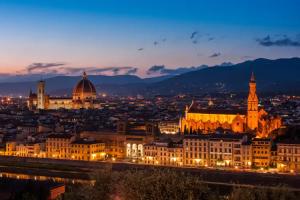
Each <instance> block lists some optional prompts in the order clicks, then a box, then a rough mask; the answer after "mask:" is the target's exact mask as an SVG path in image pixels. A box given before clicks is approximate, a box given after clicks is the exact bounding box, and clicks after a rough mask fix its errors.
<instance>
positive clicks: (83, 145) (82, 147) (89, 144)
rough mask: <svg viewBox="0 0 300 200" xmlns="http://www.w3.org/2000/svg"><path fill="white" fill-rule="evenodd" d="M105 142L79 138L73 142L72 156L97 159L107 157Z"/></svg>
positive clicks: (89, 159)
mask: <svg viewBox="0 0 300 200" xmlns="http://www.w3.org/2000/svg"><path fill="white" fill-rule="evenodd" d="M104 150H105V144H104V143H103V142H98V141H96V140H90V139H79V140H76V141H74V142H72V143H71V146H70V156H71V159H74V160H86V161H96V160H103V159H105V156H106V153H105V152H104Z"/></svg>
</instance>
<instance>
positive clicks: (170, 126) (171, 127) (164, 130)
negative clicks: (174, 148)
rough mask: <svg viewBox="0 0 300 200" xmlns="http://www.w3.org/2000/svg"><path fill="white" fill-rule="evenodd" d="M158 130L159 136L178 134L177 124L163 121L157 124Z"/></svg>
mask: <svg viewBox="0 0 300 200" xmlns="http://www.w3.org/2000/svg"><path fill="white" fill-rule="evenodd" d="M158 128H159V131H160V133H161V134H177V133H179V125H178V122H175V121H174V122H172V121H170V122H168V121H163V122H160V123H158Z"/></svg>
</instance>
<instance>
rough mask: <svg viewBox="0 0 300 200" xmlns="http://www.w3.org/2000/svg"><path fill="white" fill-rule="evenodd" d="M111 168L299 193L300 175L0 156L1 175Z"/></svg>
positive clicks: (88, 176)
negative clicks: (176, 173)
mask: <svg viewBox="0 0 300 200" xmlns="http://www.w3.org/2000/svg"><path fill="white" fill-rule="evenodd" d="M105 168H111V170H112V171H127V170H152V169H159V168H161V169H173V170H175V171H179V172H185V173H188V174H192V175H193V176H198V177H200V178H201V179H202V180H203V181H204V182H208V183H216V184H233V185H247V186H256V187H265V186H268V187H276V186H278V183H280V184H281V185H283V186H285V187H288V188H290V189H293V190H296V191H300V185H299V183H300V176H299V175H295V174H272V173H257V172H252V171H251V172H250V171H241V170H222V169H208V168H177V167H165V166H149V165H141V164H132V163H122V162H88V161H73V160H57V159H39V158H20V157H6V156H5V157H4V156H0V172H2V173H3V172H5V173H16V174H27V175H35V176H47V177H59V178H68V179H80V180H92V179H93V178H92V175H93V173H95V172H96V171H97V170H101V169H105Z"/></svg>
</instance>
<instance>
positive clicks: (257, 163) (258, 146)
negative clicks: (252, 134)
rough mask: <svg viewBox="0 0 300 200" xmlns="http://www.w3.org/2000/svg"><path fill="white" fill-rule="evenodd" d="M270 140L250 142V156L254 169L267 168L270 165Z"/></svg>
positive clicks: (256, 139) (262, 139) (259, 139)
mask: <svg viewBox="0 0 300 200" xmlns="http://www.w3.org/2000/svg"><path fill="white" fill-rule="evenodd" d="M271 146H272V140H271V139H269V138H254V139H253V140H252V156H253V166H254V167H269V166H270V164H271Z"/></svg>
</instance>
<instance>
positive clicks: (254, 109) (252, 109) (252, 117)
mask: <svg viewBox="0 0 300 200" xmlns="http://www.w3.org/2000/svg"><path fill="white" fill-rule="evenodd" d="M247 126H248V128H249V129H251V130H255V129H257V128H258V98H257V95H256V81H255V77H254V73H253V72H252V74H251V79H250V83H249V95H248V108H247Z"/></svg>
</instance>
